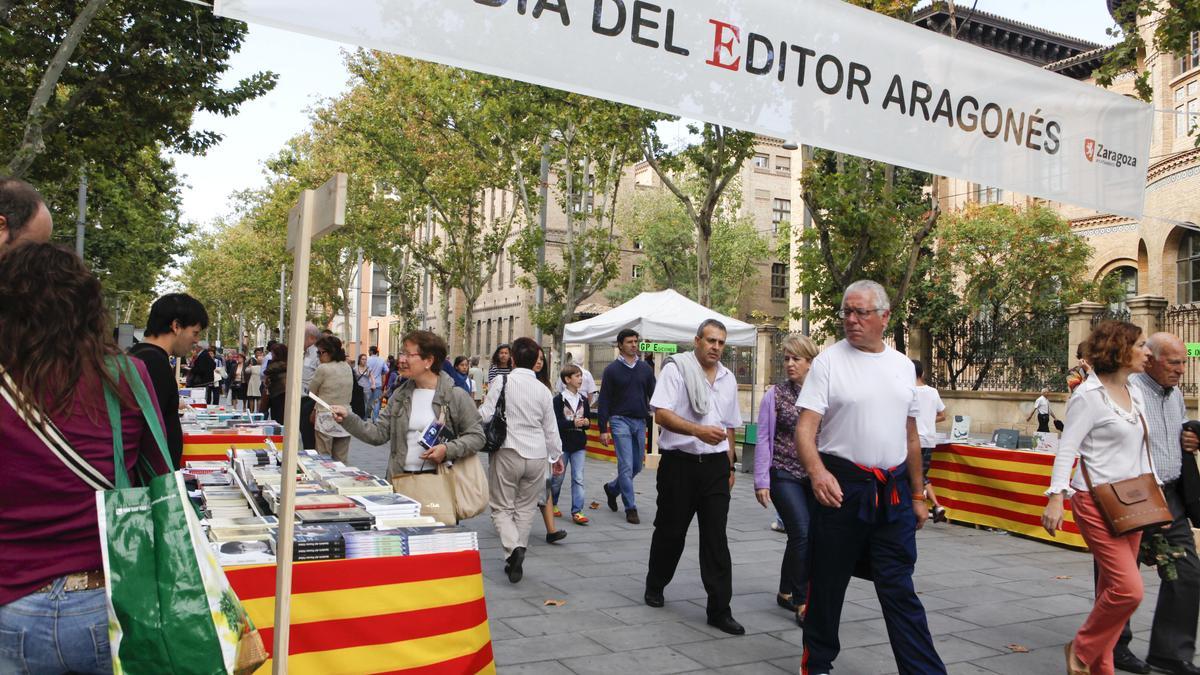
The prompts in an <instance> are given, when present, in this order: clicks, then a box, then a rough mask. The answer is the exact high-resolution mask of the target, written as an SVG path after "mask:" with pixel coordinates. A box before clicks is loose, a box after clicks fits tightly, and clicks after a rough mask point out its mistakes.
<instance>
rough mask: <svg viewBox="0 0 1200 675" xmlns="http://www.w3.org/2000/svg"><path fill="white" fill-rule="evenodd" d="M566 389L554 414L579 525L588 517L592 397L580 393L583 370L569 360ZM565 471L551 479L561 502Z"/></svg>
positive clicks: (573, 517) (556, 402)
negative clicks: (585, 501) (586, 493)
mask: <svg viewBox="0 0 1200 675" xmlns="http://www.w3.org/2000/svg"><path fill="white" fill-rule="evenodd" d="M559 379H560V380H562V383H563V390H562V392H561V393H559V394H558V395H557V396H555V397H554V404H553V405H554V416H555V417H556V418H557V419H558V433H559V436H560V437H561V438H562V448H563V462H564V463H566V464H567V465H569V466H570V470H571V520H572V521H574V522H575V524H576V525H587V524H588V518H587V516H585V515H583V498H584V493H583V465H584V461H585V457H586V455H587V452H586V448H587V428H588V427H589V426H591V420H589V419H588V415H589V414H591V406H589V405H588V400H587V398H585V397H584V396H582V395H581V394H580V393H579V387H580V386H582V384H583V371H582V370H580V369H579V366H576V365H575V364H568V365H566V366H565V367H563V369H562V372H560V373H559ZM566 475H567V474H566V472H565V471H564V472H563V473H562V474H560V475H558V476H554V477H553V479H552V480H551V492H552V493H553V496H554V503H555V504H556V505H557V504H558V496H559V492H560V491H561V489H562V484H563V478H564V477H565V476H566Z"/></svg>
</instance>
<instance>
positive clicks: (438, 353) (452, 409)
mask: <svg viewBox="0 0 1200 675" xmlns="http://www.w3.org/2000/svg"><path fill="white" fill-rule="evenodd" d="M446 351H447V348H446V341H445V340H443V339H442V338H441V337H439V336H438V335H436V334H434V333H431V332H429V331H425V330H417V331H413V332H411V333H409V334H408V335H405V336H404V341H403V343H402V345H401V347H400V356H399V358H398V359H396V365H397V368H398V369H399V372H400V375H403V376H404V380H403V381H402V382H401V383H400V385H399V386H397V387H396V390H395V391H394V392H393V393H392V395H391V398H389V399H388V405H387V407H386V408H384V409H383V410H382V411H380V413H379V419H378V421H375V422H368V421H364V420H362V419H359V418H358V417H357V416H355V415H351V414H349V411H348V410H347V409H346V407H345V406H344V405H335V406H333V419H334V421H336V422H337V423H338V424H341V425H342V426H343V427H344V428H345V429H346V431H348V432H350V435H352V436H354V437H355V438H357V439H359V440H361V441H365V442H367V443H370V444H371V445H383V444H384V443H389V444H390V447H391V457H390V459H389V461H388V472H387V475H388V480H390V481H392V485H393V486H396V487H397V490H396V491H397V492H401V493H403V489H402V488H400V487H399V486H398V483H404V482H406V481H405V480H403V479H402V477H406V476H413V475H419V474H429V473H437V467H438V464H441V463H443V462H447V461H449V462H453V461H455V460H458V459H462V458H464V457H467V456H469V455H473V454H475V453H477V452H479V451H480V450H481V449H482V448H483V443H484V437H483V425H482V424H481V423H480V421H479V413H478V412H477V411H476V410H475V402H474V401H472V400H471V396H470V395H469V394H467V392H465V391H463V390H462V389H461V388H460V387H456V386H454V380H453V379H452V378H451V377H450V375H448V374H446V373H444V372H442V365H443V364H445V362H446ZM439 427H440V428H441V429H443V430H442V431H441V432H440V433H439V431H438V429H439ZM413 480H417V479H413ZM422 480H423V479H422ZM410 496H411V495H410ZM441 509H442V510H440V511H437V512H431V511H428V510H426V509H424V508H423V509H422V513H421V515H426V516H433V517H436V518H437V519H438V520H440V521H441V522H443V523H445V524H447V525H454V524H455V522H456V519H455V516H454V505H453V504H448V505H441Z"/></svg>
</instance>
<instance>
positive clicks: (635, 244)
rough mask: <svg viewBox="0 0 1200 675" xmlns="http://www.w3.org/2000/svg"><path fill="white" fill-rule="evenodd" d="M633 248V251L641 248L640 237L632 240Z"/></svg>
mask: <svg viewBox="0 0 1200 675" xmlns="http://www.w3.org/2000/svg"><path fill="white" fill-rule="evenodd" d="M633 250H635V251H640V250H642V240H641V239H634V240H633Z"/></svg>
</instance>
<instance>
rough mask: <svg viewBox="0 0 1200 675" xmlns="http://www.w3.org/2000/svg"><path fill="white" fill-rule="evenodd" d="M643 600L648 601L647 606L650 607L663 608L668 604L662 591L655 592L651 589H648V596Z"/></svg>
mask: <svg viewBox="0 0 1200 675" xmlns="http://www.w3.org/2000/svg"><path fill="white" fill-rule="evenodd" d="M642 598H643V599H644V600H645V601H646V604H647V605H650V606H651V607H662V606H663V605H665V604H667V601H666V600H665V599H664V598H663V594H662V591H658V592H655V591H652V590H650V589H646V594H645V595H644V596H642Z"/></svg>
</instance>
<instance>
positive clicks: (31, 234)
mask: <svg viewBox="0 0 1200 675" xmlns="http://www.w3.org/2000/svg"><path fill="white" fill-rule="evenodd" d="M53 228H54V221H53V219H51V217H50V209H48V208H46V202H45V200H43V199H42V196H41V195H40V194H38V191H37V190H35V189H34V188H33V186H32V185H30V184H29V183H26V182H25V181H23V180H18V179H16V178H7V177H5V176H0V253H2V252H3V251H4V250H5V249H6V248H8V247H11V246H16V245H17V244H23V243H27V242H32V243H42V242H47V241H50V231H51V230H52V229H53Z"/></svg>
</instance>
